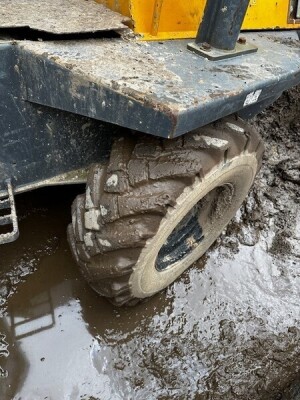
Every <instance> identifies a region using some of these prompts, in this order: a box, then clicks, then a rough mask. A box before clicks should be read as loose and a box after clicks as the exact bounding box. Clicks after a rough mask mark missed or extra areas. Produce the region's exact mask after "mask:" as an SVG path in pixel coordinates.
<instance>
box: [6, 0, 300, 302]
mask: <svg viewBox="0 0 300 400" xmlns="http://www.w3.org/2000/svg"><path fill="white" fill-rule="evenodd" d="M299 28H300V1H298V0H276V1H275V0H264V1H260V0H206V1H205V0H191V1H188V2H187V1H185V0H177V1H176V2H174V1H172V0H149V1H140V0H118V1H116V0H98V1H94V0H63V1H61V0H51V1H50V0H14V1H11V0H1V8H0V209H1V214H0V225H1V231H0V243H1V244H5V243H9V242H11V241H13V240H16V239H17V237H18V235H19V229H18V217H17V210H16V206H15V195H16V194H18V193H21V192H25V191H29V190H33V189H36V188H39V187H42V186H50V185H66V184H75V183H86V191H85V193H84V194H81V195H78V196H77V198H76V199H75V201H74V203H73V205H72V210H71V214H72V222H71V223H70V225H69V227H68V229H67V231H68V233H67V234H68V240H69V243H70V248H71V252H72V254H73V256H74V260H75V261H76V263H77V264H78V266H79V268H80V270H81V272H82V274H83V276H84V277H85V278H86V279H87V281H88V282H89V284H90V285H91V287H92V288H93V289H94V290H95V291H96V292H97V293H99V294H100V295H101V296H104V297H107V298H108V299H109V300H110V301H111V302H112V303H113V304H115V305H118V306H121V305H126V306H128V305H134V304H136V303H137V302H139V301H141V300H142V299H145V298H147V297H150V296H152V295H154V294H155V293H157V292H159V291H161V290H162V289H164V288H166V287H167V286H168V285H169V284H171V283H172V282H173V281H174V280H176V279H177V278H178V277H179V276H180V275H181V274H182V273H183V271H185V270H186V269H187V268H188V267H190V266H191V265H192V264H193V263H194V262H195V261H196V260H198V259H199V258H200V257H201V256H202V255H203V254H204V253H205V252H206V251H207V250H208V248H209V247H210V246H211V245H212V244H213V243H214V242H215V240H216V239H217V238H218V237H219V235H220V234H221V233H222V231H223V230H224V228H225V227H226V226H227V224H228V223H229V222H230V220H231V219H232V218H233V216H234V215H235V214H236V212H237V210H238V209H239V208H240V206H241V204H242V203H243V201H244V199H245V198H246V196H247V194H248V192H249V190H250V188H251V185H252V183H253V180H254V178H255V176H256V174H257V172H258V170H259V168H260V165H261V162H262V156H263V149H264V144H263V142H262V139H261V137H260V136H259V134H258V133H257V132H256V131H255V129H254V128H253V127H251V126H250V124H249V123H248V122H247V119H249V118H251V117H253V116H254V115H256V114H258V113H259V112H260V111H262V110H263V109H264V108H265V107H267V106H268V105H270V104H271V103H273V102H274V101H275V100H276V99H277V98H278V97H279V96H280V95H281V93H282V92H283V91H284V90H287V89H289V88H290V87H293V86H295V85H297V84H299V82H300V52H299V50H300V48H299V38H298V34H297V32H298V31H297V29H299ZM241 30H242V33H241ZM53 201H57V202H59V201H60V199H59V198H57V199H53Z"/></svg>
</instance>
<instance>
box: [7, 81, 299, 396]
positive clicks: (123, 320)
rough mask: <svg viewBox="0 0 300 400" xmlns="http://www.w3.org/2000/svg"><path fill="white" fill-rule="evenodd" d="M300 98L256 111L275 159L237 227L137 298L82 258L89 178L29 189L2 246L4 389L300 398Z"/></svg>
mask: <svg viewBox="0 0 300 400" xmlns="http://www.w3.org/2000/svg"><path fill="white" fill-rule="evenodd" d="M299 98H300V87H299V88H296V89H293V90H291V91H289V92H287V93H285V94H284V95H283V96H282V97H281V98H280V99H279V100H278V101H277V103H276V104H275V105H273V106H271V107H270V108H269V109H267V110H266V111H265V112H263V113H262V114H261V115H259V116H258V117H257V118H255V120H253V121H252V123H253V124H255V125H256V126H257V127H258V129H259V130H260V132H261V134H262V136H263V137H264V139H265V141H266V153H265V157H264V162H263V166H262V169H261V172H260V173H259V175H258V177H257V179H256V181H255V185H254V187H253V190H252V191H251V193H250V194H249V196H248V198H247V200H246V202H245V203H244V205H243V207H242V208H241V210H240V211H239V212H238V214H237V215H236V217H235V219H234V221H232V223H231V224H230V225H229V227H228V228H227V230H226V232H224V234H223V235H222V237H221V238H220V239H219V240H218V241H217V243H216V244H215V245H214V246H213V247H212V248H211V250H210V251H209V252H208V253H207V255H206V256H205V257H204V258H203V259H202V260H200V261H199V262H198V263H197V264H196V265H194V266H193V267H192V268H190V269H189V270H188V271H187V272H186V273H185V274H184V275H183V276H181V278H180V279H178V280H177V281H176V282H175V283H174V284H173V285H171V286H170V287H169V288H168V289H167V290H166V291H164V292H162V293H160V294H159V295H157V296H155V297H153V298H152V299H150V301H148V302H147V303H143V304H140V305H138V306H136V307H134V308H127V309H116V308H114V307H113V306H111V305H110V304H109V303H107V302H106V301H105V300H104V299H101V298H99V297H98V296H97V295H96V294H95V293H94V292H93V291H92V290H91V289H90V288H89V287H88V286H87V284H86V283H85V282H84V280H83V279H82V278H81V276H80V274H79V273H78V271H77V269H76V267H75V264H74V261H73V260H72V258H71V255H70V251H69V249H68V246H67V242H66V235H65V228H66V225H67V223H68V222H69V219H70V217H69V212H68V210H69V207H70V205H71V202H72V199H73V198H74V197H75V195H76V193H81V192H82V187H76V186H75V187H73V188H50V189H42V190H38V191H36V192H34V193H30V194H25V195H20V196H18V197H17V207H18V211H19V215H20V216H21V218H20V228H21V237H20V239H19V240H18V241H17V242H15V243H13V244H10V245H6V246H2V247H1V260H0V268H1V272H0V307H1V308H0V312H1V315H2V318H1V321H0V366H1V374H0V375H1V377H0V398H1V399H3V400H8V399H30V400H31V399H38V400H39V399H44V398H48V399H54V400H56V399H86V400H87V399H89V400H91V399H101V400H102V399H105V400H106V399H113V400H114V399H124V398H125V399H145V398H146V399H160V400H163V399H187V398H188V399H197V400H202V399H203V400H219V399H222V400H224V399H225V400H226V399H228V400H239V399H243V400H247V399H249V400H250V399H251V400H253V399H254V400H255V399H257V400H279V399H281V400H298V399H300V344H299V339H300V309H299V295H300V246H299V242H300V210H299V199H300V196H299V194H300V193H299V192H300V189H299V174H300V171H299V154H300V146H299V140H300V136H299V131H300V125H299V124H300V122H299V120H298V118H299V117H298V116H299V111H300V110H299V109H300V101H299Z"/></svg>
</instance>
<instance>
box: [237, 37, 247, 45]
mask: <svg viewBox="0 0 300 400" xmlns="http://www.w3.org/2000/svg"><path fill="white" fill-rule="evenodd" d="M238 43H239V44H246V43H247V39H246V38H245V37H244V36H241V37H240V38H239V39H238Z"/></svg>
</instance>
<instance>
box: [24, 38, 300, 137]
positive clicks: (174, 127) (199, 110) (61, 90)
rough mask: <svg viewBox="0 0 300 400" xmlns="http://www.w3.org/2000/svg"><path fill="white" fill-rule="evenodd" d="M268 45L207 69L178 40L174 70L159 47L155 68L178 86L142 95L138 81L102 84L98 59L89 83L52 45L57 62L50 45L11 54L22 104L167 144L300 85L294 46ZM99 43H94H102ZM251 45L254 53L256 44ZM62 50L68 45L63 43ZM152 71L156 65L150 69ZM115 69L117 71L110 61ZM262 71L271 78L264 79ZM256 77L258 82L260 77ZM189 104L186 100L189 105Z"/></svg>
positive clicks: (299, 56)
mask: <svg viewBox="0 0 300 400" xmlns="http://www.w3.org/2000/svg"><path fill="white" fill-rule="evenodd" d="M274 35H275V34H274ZM265 37H266V36H265ZM264 40H265V39H264ZM268 40H269V42H268ZM268 40H267V41H266V40H265V44H264V45H265V46H266V45H268V43H269V45H270V48H269V49H268V52H266V51H265V52H264V51H263V50H262V49H260V48H259V51H258V53H256V54H251V55H248V56H247V58H242V57H244V56H241V57H240V58H236V59H235V60H234V61H222V62H215V63H211V62H208V61H207V60H204V61H203V60H202V61H200V60H199V61H198V59H197V56H195V55H192V54H191V53H190V52H189V51H188V50H186V51H185V50H184V49H185V47H182V42H184V41H181V42H180V46H181V47H180V50H178V51H177V50H176V51H177V53H176V57H177V65H175V62H173V67H172V60H171V58H172V52H175V50H174V46H177V44H176V42H173V43H171V42H164V45H165V46H166V47H168V48H169V50H168V52H166V53H165V54H163V53H162V57H161V59H163V58H164V57H165V59H164V60H163V61H162V60H161V59H160V63H162V65H164V66H165V68H166V71H167V72H168V73H173V74H174V76H175V77H176V76H178V77H179V79H178V81H177V82H168V81H166V82H164V83H162V84H161V85H158V84H155V85H152V86H151V88H150V89H151V90H150V89H149V90H148V89H147V90H146V91H142V90H139V87H138V84H139V82H140V84H141V85H143V84H144V83H143V81H142V80H141V79H140V81H139V80H137V81H136V84H135V85H133V84H132V82H131V83H130V82H129V83H128V82H127V83H124V79H120V80H119V81H118V79H111V80H110V81H109V80H108V79H107V76H106V72H105V71H104V69H105V58H104V59H102V76H95V75H93V74H92V73H91V74H90V73H85V71H84V68H83V69H80V68H79V69H78V68H76V65H75V67H74V65H72V63H73V62H74V60H69V61H70V65H68V62H67V61H68V58H65V59H63V57H62V56H61V54H62V47H61V46H62V45H61V44H59V46H60V49H59V51H57V54H58V56H57V58H55V56H53V54H55V46H56V45H55V43H53V42H52V43H51V44H47V43H43V44H42V47H41V50H40V51H36V49H37V48H38V46H39V44H37V45H36V44H35V45H34V47H35V50H33V49H32V46H30V45H29V46H27V44H26V43H25V44H23V43H21V44H20V45H18V46H16V47H17V52H18V59H19V67H20V75H21V78H22V80H23V83H24V97H25V99H26V100H28V101H30V102H33V103H37V104H42V105H46V106H50V107H53V108H58V109H61V110H65V111H69V112H72V113H75V114H80V115H84V116H88V117H91V118H94V119H98V120H103V121H106V122H110V123H113V124H116V125H119V126H123V127H126V128H130V129H134V130H136V131H141V132H145V133H149V134H152V135H156V136H161V137H168V138H171V137H176V136H179V135H182V134H184V133H186V132H188V131H191V130H194V129H196V128H198V127H201V126H204V125H206V124H208V123H210V122H213V121H215V120H217V119H219V118H222V117H224V116H226V115H229V114H232V113H234V112H238V111H239V110H242V109H245V108H246V107H250V106H253V104H255V103H261V102H266V99H268V98H274V97H276V95H278V94H280V93H281V92H282V91H284V90H286V89H288V88H290V87H292V86H293V85H296V84H298V83H299V82H300V47H299V42H298V43H294V42H293V41H290V42H285V41H284V40H281V39H280V40H279V39H278V40H277V39H276V37H275V39H274V37H271V39H270V38H269V39H268ZM104 42H105V41H102V43H104ZM93 43H94V44H95V46H94V47H93V48H94V51H96V44H97V46H101V42H97V41H93ZM115 43H116V42H115ZM274 43H275V44H274ZM256 44H258V47H259V43H258V39H257V40H256ZM87 45H88V44H87V43H84V42H81V43H80V44H72V46H74V48H75V49H76V46H79V47H78V49H79V50H80V46H81V47H82V46H83V48H84V47H85V46H87ZM89 45H90V43H89ZM126 45H127V46H129V50H130V46H132V49H134V46H137V44H136V43H134V42H133V43H132V44H130V43H129V44H128V43H127V44H126ZM139 45H140V44H139ZM272 45H274V46H275V47H274V49H272V48H271V46H272ZM47 46H49V49H50V48H51V49H50V50H49V51H46V50H45V49H47ZM65 46H68V44H67V43H66V44H65ZM147 46H148V53H149V54H150V56H151V63H152V62H153V59H154V60H155V57H158V56H159V54H160V53H159V50H157V49H158V48H159V46H160V44H158V43H155V44H151V45H150V46H149V45H146V49H147ZM172 46H173V47H172ZM161 48H162V47H160V49H161ZM65 49H67V47H66V48H65ZM260 50H261V51H260ZM134 51H135V50H134ZM150 56H149V57H150ZM142 57H143V54H142V52H141V55H140V59H137V60H136V65H138V63H139V62H141V60H143V58H142ZM146 57H147V55H146ZM168 57H169V58H168ZM272 57H273V58H274V60H272ZM268 58H271V59H268ZM189 62H191V64H190V65H191V67H192V66H196V68H198V70H199V75H198V76H193V77H192V78H191V77H188V78H186V76H187V75H188V72H189V71H186V70H185V69H187V68H188V67H186V68H185V67H184V65H188V64H189ZM232 62H233V63H234V64H232ZM264 63H265V65H266V67H265V68H264V65H263V64H264ZM273 63H274V65H273ZM75 64H76V62H75ZM180 64H182V65H180ZM132 65H133V64H130V63H129V64H128V68H131V67H132ZM159 65H160V64H157V66H158V67H159ZM174 65H175V66H174ZM229 66H230V67H234V68H235V70H234V68H231V70H230V71H229V68H228V67H229ZM246 66H247V68H248V70H247V68H246ZM109 67H111V65H108V66H107V68H109ZM256 67H257V68H256ZM258 67H259V68H260V70H259V69H258ZM115 68H116V69H118V68H119V66H118V63H117V60H116V65H115ZM144 68H145V69H147V62H145V63H144ZM255 68H256V70H259V71H261V73H260V74H257V72H256V75H255V74H254V73H253V75H249V74H251V73H252V72H251V69H255ZM270 70H272V71H271V72H270ZM201 71H202V74H205V78H206V82H205V85H206V86H205V85H204V86H203V85H202V86H203V88H202V89H201V90H202V92H201V90H200V89H199V88H200V86H201V83H200V84H199V82H201V79H200V80H199V78H201ZM243 71H244V76H243ZM218 72H222V73H221V74H220V76H219V78H216V76H217V73H218ZM263 73H265V76H260V75H263ZM235 74H236V75H235ZM239 74H240V75H241V76H239ZM247 74H248V75H247ZM103 76H104V77H105V79H104V78H103ZM170 76H171V77H170V78H169V79H172V75H170ZM245 77H246V78H245ZM210 78H211V80H212V83H213V82H218V85H219V89H218V88H216V89H215V90H214V89H213V88H212V87H213V85H212V87H211V86H210V82H209V79H210ZM225 78H226V81H225V80H224V79H225ZM197 79H198V80H197ZM222 79H223V82H222ZM150 80H151V78H150ZM184 80H186V82H187V83H186V82H185V83H184V84H182V83H181V82H180V81H184ZM108 81H109V82H108ZM193 82H194V83H195V92H197V91H196V89H197V90H198V92H197V93H196V94H195V96H194V97H192V95H191V94H190V93H186V95H185V94H184V93H183V91H187V92H188V91H192V89H193V88H192V86H191V85H192V84H193ZM237 83H238V84H237ZM189 85H190V86H189ZM168 86H173V87H172V88H171V89H172V90H173V92H172V90H171V89H168ZM223 86H224V87H223ZM158 87H159V89H158ZM206 87H207V88H209V89H206ZM176 91H177V92H176ZM172 93H173V94H172ZM176 93H178V97H176ZM203 94H204V95H205V96H204V95H203ZM184 96H185V97H184ZM182 99H184V100H182ZM193 99H194V101H192V100H193Z"/></svg>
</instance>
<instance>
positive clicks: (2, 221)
mask: <svg viewBox="0 0 300 400" xmlns="http://www.w3.org/2000/svg"><path fill="white" fill-rule="evenodd" d="M9 224H12V215H11V214H7V215H3V216H2V217H0V225H9Z"/></svg>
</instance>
